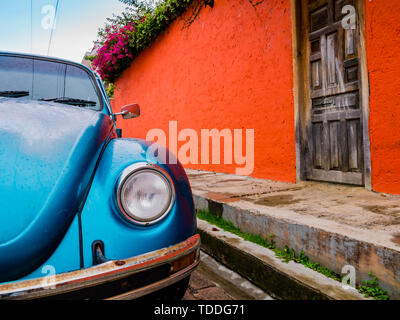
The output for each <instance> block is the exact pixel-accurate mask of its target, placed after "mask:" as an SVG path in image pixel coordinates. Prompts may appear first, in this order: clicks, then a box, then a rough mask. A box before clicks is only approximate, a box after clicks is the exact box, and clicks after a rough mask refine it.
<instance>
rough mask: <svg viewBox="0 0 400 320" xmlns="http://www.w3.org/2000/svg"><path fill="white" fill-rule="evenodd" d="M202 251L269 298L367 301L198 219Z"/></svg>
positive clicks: (321, 276) (355, 291)
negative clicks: (256, 287) (259, 289)
mask: <svg viewBox="0 0 400 320" xmlns="http://www.w3.org/2000/svg"><path fill="white" fill-rule="evenodd" d="M197 222H198V232H199V234H200V236H201V242H202V245H201V246H202V250H204V251H205V252H206V253H207V254H209V255H210V256H212V257H213V258H214V259H216V260H217V261H219V262H221V263H222V264H224V265H226V266H227V267H229V268H230V269H232V270H234V271H235V272H237V273H238V274H240V275H241V276H243V277H245V278H246V279H248V280H250V281H251V282H252V283H254V284H255V285H256V286H258V287H259V288H261V289H262V290H264V291H265V292H267V293H268V294H270V295H271V296H272V297H274V298H277V299H283V300H368V299H366V298H365V297H364V296H363V295H361V294H360V293H358V291H357V290H355V289H353V288H349V289H344V288H343V287H342V284H341V283H339V282H337V281H335V280H333V279H330V278H327V277H325V276H324V275H322V274H320V273H318V272H316V271H314V270H311V269H308V268H306V267H304V266H303V265H301V264H298V263H295V262H293V261H290V262H288V263H284V262H282V261H281V260H280V259H279V258H277V257H276V256H275V254H274V252H273V251H271V250H269V249H267V248H264V247H261V246H259V245H257V244H254V243H252V242H249V241H245V240H243V239H242V238H240V237H239V236H237V235H235V234H232V233H230V232H227V231H224V230H221V229H219V228H218V227H216V226H214V225H211V224H209V223H208V222H206V221H204V220H200V219H197Z"/></svg>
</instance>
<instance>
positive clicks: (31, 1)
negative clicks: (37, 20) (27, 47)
mask: <svg viewBox="0 0 400 320" xmlns="http://www.w3.org/2000/svg"><path fill="white" fill-rule="evenodd" d="M32 6H33V0H31V53H32V48H33V9H32Z"/></svg>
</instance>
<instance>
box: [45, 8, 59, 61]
mask: <svg viewBox="0 0 400 320" xmlns="http://www.w3.org/2000/svg"><path fill="white" fill-rule="evenodd" d="M59 2H60V0H57V3H56V10H55V13H54V20H53V25H52V27H51V32H50V39H49V46H48V48H47V55H49V53H50V47H51V42H52V40H53V31H54V26H55V24H56V20H57V13H58V5H59Z"/></svg>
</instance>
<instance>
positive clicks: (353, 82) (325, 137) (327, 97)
mask: <svg viewBox="0 0 400 320" xmlns="http://www.w3.org/2000/svg"><path fill="white" fill-rule="evenodd" d="M356 2H357V1H351V0H303V1H302V3H303V10H307V12H308V14H307V17H308V21H307V22H306V23H307V24H308V26H307V28H306V29H305V30H308V32H307V34H306V35H305V39H303V41H305V42H306V45H307V46H308V48H307V50H306V52H307V57H305V59H306V64H305V66H306V68H308V70H307V73H308V79H307V82H308V83H309V86H308V88H306V90H309V92H308V93H307V102H306V103H308V104H309V105H308V110H309V120H308V122H309V123H308V125H307V128H308V130H307V132H308V134H307V142H306V145H307V148H306V150H307V151H306V158H307V164H308V165H307V169H306V176H307V178H308V179H311V180H319V181H329V182H337V183H346V184H354V185H363V184H364V178H363V171H364V170H363V162H364V160H363V138H362V132H363V131H362V114H361V108H360V76H359V53H358V51H359V46H358V44H359V32H358V28H359V25H358V23H356V25H355V29H351V28H348V27H346V28H343V25H342V20H343V17H344V16H345V15H343V14H342V8H343V7H344V6H345V5H352V6H354V8H355V9H356V12H357V7H356ZM357 21H358V19H357ZM303 30H304V29H303Z"/></svg>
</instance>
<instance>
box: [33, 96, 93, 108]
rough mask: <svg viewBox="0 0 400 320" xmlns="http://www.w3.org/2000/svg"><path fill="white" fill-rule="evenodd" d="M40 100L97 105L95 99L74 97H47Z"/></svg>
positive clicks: (77, 104)
mask: <svg viewBox="0 0 400 320" xmlns="http://www.w3.org/2000/svg"><path fill="white" fill-rule="evenodd" d="M39 101H47V102H56V103H64V104H70V105H73V106H95V105H97V103H96V102H95V101H89V100H82V99H74V98H67V97H62V98H45V99H39Z"/></svg>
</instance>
